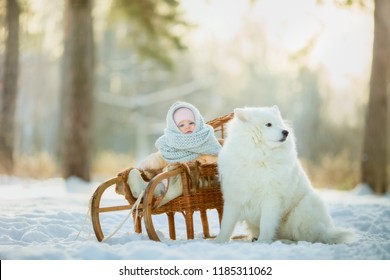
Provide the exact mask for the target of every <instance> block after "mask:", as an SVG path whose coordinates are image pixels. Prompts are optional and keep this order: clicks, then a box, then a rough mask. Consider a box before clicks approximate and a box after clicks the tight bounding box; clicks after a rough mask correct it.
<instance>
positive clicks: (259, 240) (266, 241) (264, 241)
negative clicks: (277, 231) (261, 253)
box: [256, 238, 273, 244]
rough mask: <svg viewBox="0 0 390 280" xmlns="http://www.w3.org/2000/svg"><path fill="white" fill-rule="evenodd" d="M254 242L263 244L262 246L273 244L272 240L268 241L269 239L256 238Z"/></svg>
mask: <svg viewBox="0 0 390 280" xmlns="http://www.w3.org/2000/svg"><path fill="white" fill-rule="evenodd" d="M256 242H258V243H264V244H271V243H272V242H273V240H272V239H269V238H258V239H257V241H256Z"/></svg>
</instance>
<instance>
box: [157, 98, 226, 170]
mask: <svg viewBox="0 0 390 280" xmlns="http://www.w3.org/2000/svg"><path fill="white" fill-rule="evenodd" d="M182 107H186V108H188V109H190V110H191V111H192V112H193V113H194V116H195V123H196V127H195V130H194V131H193V132H192V133H191V134H183V133H182V132H180V130H179V128H178V127H177V126H176V124H175V122H174V120H173V113H174V112H175V111H176V110H177V109H179V108H182ZM156 148H157V149H158V150H159V151H160V153H161V155H162V157H163V158H164V160H165V161H166V162H168V163H175V162H188V161H191V160H194V159H196V158H197V157H199V156H200V155H201V154H209V155H217V154H218V153H219V151H220V149H221V145H220V144H219V142H218V140H217V139H216V138H215V135H214V129H213V128H212V127H211V126H210V125H208V124H206V123H205V122H204V120H203V117H202V115H201V114H200V112H199V110H198V109H197V108H196V107H194V106H193V105H191V104H189V103H186V102H176V103H174V104H173V105H172V106H171V108H170V109H169V111H168V114H167V127H166V128H165V129H164V134H163V135H162V136H161V137H160V138H158V139H157V141H156Z"/></svg>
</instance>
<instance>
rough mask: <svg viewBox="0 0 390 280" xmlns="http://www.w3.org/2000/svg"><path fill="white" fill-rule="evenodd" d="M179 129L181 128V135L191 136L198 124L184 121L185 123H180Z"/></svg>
mask: <svg viewBox="0 0 390 280" xmlns="http://www.w3.org/2000/svg"><path fill="white" fill-rule="evenodd" d="M177 127H178V128H179V130H180V132H181V133H183V134H191V133H192V132H194V130H195V127H196V124H195V122H193V121H190V120H183V121H181V122H179V124H178V125H177Z"/></svg>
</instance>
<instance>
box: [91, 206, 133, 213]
mask: <svg viewBox="0 0 390 280" xmlns="http://www.w3.org/2000/svg"><path fill="white" fill-rule="evenodd" d="M129 209H131V205H120V206H110V207H102V208H98V209H97V211H98V212H99V213H104V212H114V211H123V210H129Z"/></svg>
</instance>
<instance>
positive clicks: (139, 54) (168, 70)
mask: <svg viewBox="0 0 390 280" xmlns="http://www.w3.org/2000/svg"><path fill="white" fill-rule="evenodd" d="M8 2H17V4H18V6H19V11H20V13H19V55H18V57H19V60H18V65H19V68H18V78H17V94H16V101H15V115H14V116H15V118H14V130H13V135H14V136H13V140H12V143H13V152H12V153H13V163H12V166H13V167H12V169H10V168H6V167H4V166H3V168H2V169H0V172H1V173H3V174H6V173H8V174H12V175H13V176H21V177H33V178H47V177H53V176H64V177H67V176H71V175H75V176H80V177H83V178H84V179H86V180H90V179H93V180H103V179H105V178H108V177H112V176H115V175H116V174H117V173H118V172H119V171H122V170H123V169H125V168H127V167H130V166H132V165H135V164H137V162H139V161H140V160H141V159H142V158H143V157H145V156H146V155H147V154H149V153H151V152H154V151H155V147H154V142H155V140H156V139H157V138H158V137H159V136H160V135H161V134H162V133H163V129H164V127H165V116H166V113H167V110H168V108H169V107H170V105H171V104H172V103H173V102H175V101H177V100H181V101H187V102H190V103H192V104H194V105H195V106H196V107H198V108H199V110H200V111H201V113H202V114H203V116H204V118H205V120H206V121H207V120H211V119H213V118H215V117H218V116H221V115H225V114H227V113H230V112H232V110H233V109H234V108H236V107H243V106H268V105H274V104H276V105H278V106H279V108H280V110H281V112H282V115H283V117H284V118H285V119H287V120H288V121H289V122H290V123H291V124H292V125H293V127H294V130H295V134H296V138H297V146H298V154H299V157H300V159H301V160H302V162H303V165H304V167H305V169H306V171H307V172H308V175H309V177H310V178H311V179H312V180H313V182H314V185H315V186H317V187H332V188H337V189H351V188H353V187H354V186H355V185H356V184H357V183H359V181H360V179H361V178H360V162H361V158H362V149H363V134H364V125H365V115H366V109H367V104H368V99H369V83H370V72H371V61H372V57H373V38H374V2H373V1H347V0H345V1H341V0H340V1H336V0H322V1H318V0H295V1H283V0H256V1H249V0H240V1H233V0H180V1H174V0H139V1H135V0H134V1H126V0H99V1H81V0H73V1H72V0H51V1H45V0H19V1H16V0H13V1H11V0H0V3H1V4H0V91H1V93H2V95H3V96H5V94H4V92H5V88H6V83H5V82H6V78H5V77H6V76H5V69H6V68H5V67H4V65H7V64H6V53H7V52H6V46H7V44H6V42H7V34H8V30H9V26H10V25H9V24H8V25H7V22H8V23H9V22H10V18H8V21H7V7H10V6H7V5H9V3H8ZM77 9H79V10H77ZM80 9H81V10H82V12H80ZM83 13H84V14H83ZM388 13H389V14H390V11H388ZM80 22H84V23H85V24H83V23H82V24H80ZM82 26H89V27H90V29H84V28H82ZM88 30H90V31H88ZM72 32H76V33H77V32H79V33H80V34H79V35H78V36H81V37H79V38H82V39H79V40H78V42H81V41H82V40H83V39H86V44H84V47H83V45H82V44H79V45H78V44H76V43H74V42H73V43H72V41H71V40H72V39H71V38H72V37H71V36H72V35H71V34H76V33H72ZM72 44H73V45H72ZM76 45H77V46H76ZM75 46H76V47H75ZM77 48H83V52H84V54H82V55H81V56H79V57H78V58H77V59H76V60H75V61H74V60H72V59H70V57H69V55H72V51H74V50H76V51H75V52H77ZM72 61H73V62H74V63H75V64H76V66H74V65H73V66H72V65H70V64H72V63H73V62H72ZM84 62H86V63H90V64H89V65H90V67H89V68H88V69H89V70H88V71H89V72H91V73H93V74H92V75H90V76H89V78H88V77H87V79H89V80H88V82H87V84H88V85H89V86H87V87H84V88H83V86H81V88H82V90H81V91H79V92H78V93H77V94H75V93H71V92H72V88H73V92H74V90H75V87H77V86H75V85H74V81H75V80H77V79H78V78H80V77H82V76H83V75H85V73H84V74H83V73H78V72H77V71H78V70H77V69H83V66H82V65H83V64H82V63H84ZM77 63H79V64H77ZM77 65H78V66H77ZM71 67H76V68H71ZM71 69H73V70H71ZM74 69H76V70H77V71H76V70H74ZM88 71H87V72H88ZM76 72H77V73H76ZM69 73H72V75H70V76H69ZM71 85H72V86H71ZM76 92H77V91H76ZM86 92H89V94H90V97H89V99H88V98H87V99H85V98H82V95H84V93H86ZM72 94H73V95H72ZM66 96H68V97H66ZM69 96H73V97H69ZM72 98H73V99H72ZM389 99H390V98H389ZM4 100H5V99H3V101H1V99H0V104H5V101H4ZM3 107H4V106H3ZM75 111H76V112H75ZM83 113H85V114H90V115H91V117H90V118H89V119H88V120H87V121H85V122H84V121H83V120H84V119H83V117H82V115H83ZM74 115H76V117H74ZM387 119H389V114H388V116H387ZM67 120H68V123H67ZM78 120H80V123H81V125H82V127H81V131H84V132H87V134H89V135H90V136H88V135H87V137H86V138H85V137H84V138H85V139H86V140H82V141H86V143H87V144H85V145H84V146H83V147H82V148H81V150H82V151H83V152H82V153H84V152H86V151H85V150H88V152H87V155H86V156H85V158H83V156H81V157H80V158H79V156H78V153H80V152H73V154H72V152H69V151H67V148H69V147H70V146H76V145H74V144H75V143H79V140H77V138H73V140H72V139H68V138H69V137H68V138H67V135H75V137H76V136H77V134H78V133H77V132H76V133H74V131H80V128H78V130H77V129H75V128H73V129H75V130H73V132H72V128H69V122H70V123H78ZM388 123H390V122H388ZM3 133H4V131H3ZM81 134H82V133H81ZM80 137H82V136H80ZM67 139H68V140H67ZM386 141H387V144H386V145H388V146H390V142H389V139H388V138H387V140H386ZM388 150H389V149H388ZM69 153H70V155H69ZM387 153H388V154H389V151H387ZM67 154H68V155H69V156H68V158H67ZM80 155H81V154H80ZM69 158H71V159H69ZM69 161H73V162H75V163H74V165H76V166H79V167H76V169H77V170H78V169H79V168H80V166H82V167H81V168H86V169H87V170H86V171H85V172H84V173H82V175H80V174H78V173H77V171H76V172H74V173H75V174H73V173H72V172H71V171H69V168H68V171H66V172H65V173H64V171H63V170H64V166H65V169H66V165H67V164H69ZM3 163H4V161H3ZM3 165H5V164H3ZM10 170H11V171H10ZM85 174H87V175H85Z"/></svg>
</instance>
